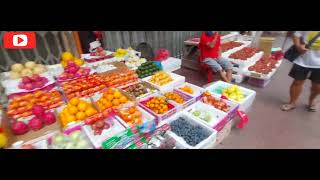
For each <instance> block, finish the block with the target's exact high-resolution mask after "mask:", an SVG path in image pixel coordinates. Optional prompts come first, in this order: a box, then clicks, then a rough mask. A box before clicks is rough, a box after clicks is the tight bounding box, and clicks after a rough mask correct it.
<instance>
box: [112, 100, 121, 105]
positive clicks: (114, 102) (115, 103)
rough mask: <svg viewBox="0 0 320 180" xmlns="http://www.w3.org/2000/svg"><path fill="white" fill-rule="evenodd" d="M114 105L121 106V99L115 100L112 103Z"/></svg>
mask: <svg viewBox="0 0 320 180" xmlns="http://www.w3.org/2000/svg"><path fill="white" fill-rule="evenodd" d="M112 104H113V105H114V106H118V105H119V104H120V101H119V99H114V100H113V101H112Z"/></svg>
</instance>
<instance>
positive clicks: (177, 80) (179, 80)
mask: <svg viewBox="0 0 320 180" xmlns="http://www.w3.org/2000/svg"><path fill="white" fill-rule="evenodd" d="M167 73H168V74H170V76H171V78H172V79H173V81H171V82H169V83H168V84H166V85H163V86H159V85H157V84H154V83H151V82H149V80H150V79H151V76H149V77H146V78H144V79H142V80H143V81H145V82H147V83H149V84H151V85H153V86H154V87H156V88H157V89H159V90H160V91H168V90H173V89H174V87H176V86H179V85H181V84H183V83H184V82H185V80H186V78H185V77H184V76H181V75H178V74H175V73H170V72H167Z"/></svg>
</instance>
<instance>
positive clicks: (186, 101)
mask: <svg viewBox="0 0 320 180" xmlns="http://www.w3.org/2000/svg"><path fill="white" fill-rule="evenodd" d="M166 92H175V93H177V94H179V95H180V96H181V97H182V98H183V99H184V103H182V104H179V103H177V102H175V101H174V100H170V99H168V98H167V99H168V101H169V102H170V103H172V104H173V105H175V106H176V108H177V111H181V110H183V109H185V108H187V107H188V106H190V105H191V104H193V103H195V102H196V98H194V97H192V96H190V95H188V94H186V93H184V92H180V91H177V90H173V91H163V92H161V95H163V96H164V94H165V93H166Z"/></svg>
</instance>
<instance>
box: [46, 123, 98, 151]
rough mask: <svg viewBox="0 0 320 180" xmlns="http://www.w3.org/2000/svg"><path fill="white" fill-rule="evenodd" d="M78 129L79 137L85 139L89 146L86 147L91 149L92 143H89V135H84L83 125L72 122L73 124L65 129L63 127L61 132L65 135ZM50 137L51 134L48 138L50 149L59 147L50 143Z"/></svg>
mask: <svg viewBox="0 0 320 180" xmlns="http://www.w3.org/2000/svg"><path fill="white" fill-rule="evenodd" d="M78 130H80V132H81V134H80V137H81V138H82V139H84V140H85V141H87V143H88V145H89V146H90V147H88V149H93V144H92V143H91V141H90V139H89V137H88V136H87V135H86V133H85V132H84V129H83V126H81V125H78V124H74V125H72V126H69V127H68V128H67V129H65V130H64V131H63V134H65V135H70V134H71V133H73V132H74V131H78ZM52 137H53V136H51V137H50V138H48V147H49V148H50V149H59V148H58V147H55V146H54V145H53V144H52Z"/></svg>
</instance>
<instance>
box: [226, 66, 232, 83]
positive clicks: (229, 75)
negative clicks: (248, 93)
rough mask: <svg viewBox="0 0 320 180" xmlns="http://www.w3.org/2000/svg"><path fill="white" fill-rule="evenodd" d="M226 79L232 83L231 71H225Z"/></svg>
mask: <svg viewBox="0 0 320 180" xmlns="http://www.w3.org/2000/svg"><path fill="white" fill-rule="evenodd" d="M227 79H228V80H229V82H231V81H232V69H229V70H227Z"/></svg>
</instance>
